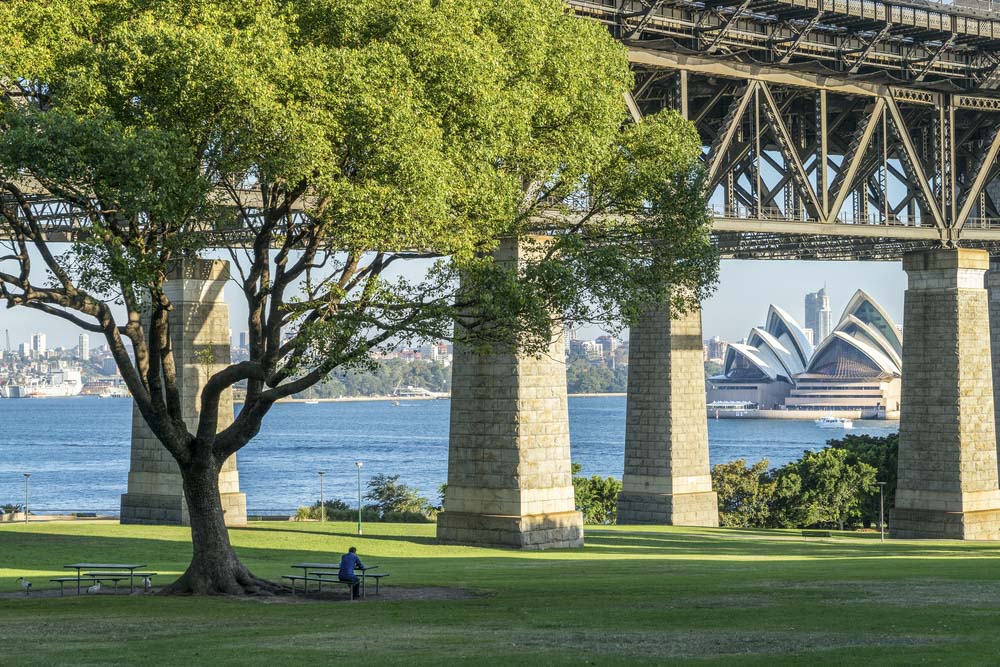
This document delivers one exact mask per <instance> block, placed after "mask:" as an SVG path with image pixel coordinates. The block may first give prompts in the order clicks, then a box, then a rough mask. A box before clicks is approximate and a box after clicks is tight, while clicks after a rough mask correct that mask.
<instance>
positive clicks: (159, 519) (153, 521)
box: [121, 493, 191, 526]
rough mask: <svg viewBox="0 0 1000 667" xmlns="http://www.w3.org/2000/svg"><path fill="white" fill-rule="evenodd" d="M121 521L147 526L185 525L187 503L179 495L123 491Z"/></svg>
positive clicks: (186, 522) (186, 523)
mask: <svg viewBox="0 0 1000 667" xmlns="http://www.w3.org/2000/svg"><path fill="white" fill-rule="evenodd" d="M121 523H123V524H141V525H149V526H154V525H156V526H187V525H190V523H191V521H190V519H189V518H188V513H187V503H185V502H184V498H182V497H181V496H158V495H152V494H147V493H123V494H122V510H121Z"/></svg>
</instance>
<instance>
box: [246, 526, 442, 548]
mask: <svg viewBox="0 0 1000 667" xmlns="http://www.w3.org/2000/svg"><path fill="white" fill-rule="evenodd" d="M396 525H398V524H396ZM419 525H426V524H419ZM230 530H231V531H239V532H244V531H250V532H264V533H300V534H302V535H310V536H312V537H337V538H343V539H346V540H352V539H353V540H362V539H364V540H385V541H389V542H409V543H411V544H422V545H428V544H429V545H435V544H437V543H438V541H437V538H434V537H421V536H418V535H378V534H369V533H366V534H364V535H358V534H357V533H351V532H340V531H326V530H302V529H300V528H269V527H265V526H245V527H240V528H231V529H230Z"/></svg>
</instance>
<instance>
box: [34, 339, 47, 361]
mask: <svg viewBox="0 0 1000 667" xmlns="http://www.w3.org/2000/svg"><path fill="white" fill-rule="evenodd" d="M47 349H48V348H47V343H46V336H45V334H43V333H36V334H33V335H32V336H31V351H32V352H34V353H35V355H36V356H38V357H44V356H45V352H46V351H47Z"/></svg>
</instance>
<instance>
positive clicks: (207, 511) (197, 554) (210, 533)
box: [163, 457, 285, 595]
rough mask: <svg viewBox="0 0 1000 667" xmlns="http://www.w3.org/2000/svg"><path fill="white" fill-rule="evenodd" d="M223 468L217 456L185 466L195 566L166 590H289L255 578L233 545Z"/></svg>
mask: <svg viewBox="0 0 1000 667" xmlns="http://www.w3.org/2000/svg"><path fill="white" fill-rule="evenodd" d="M219 467H220V466H219V465H218V464H217V463H216V462H215V460H214V457H210V460H207V461H203V460H199V461H196V462H194V463H191V464H189V465H186V466H181V477H182V479H183V481H184V498H185V499H186V500H187V506H188V514H189V515H190V518H191V543H192V546H193V547H194V554H193V555H192V557H191V564H190V565H188V568H187V571H185V572H184V574H183V575H181V577H180V579H178V580H177V581H175V582H174V583H172V584H171V585H169V586H167V587H166V588H164V589H163V593H166V594H173V595H269V594H274V593H280V592H284V591H285V587H283V586H280V585H278V584H274V583H272V582H269V581H266V580H264V579H259V578H257V577H255V576H254V575H253V574H251V573H250V571H249V570H248V569H247V568H246V566H244V565H243V563H242V562H240V559H239V558H238V557H237V556H236V551H235V550H233V547H232V545H231V544H230V542H229V529H228V528H227V527H226V522H225V519H224V517H223V512H222V500H221V498H220V496H219Z"/></svg>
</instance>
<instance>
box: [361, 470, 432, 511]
mask: <svg viewBox="0 0 1000 667" xmlns="http://www.w3.org/2000/svg"><path fill="white" fill-rule="evenodd" d="M365 500H371V501H374V502H372V503H371V504H369V505H366V506H365V507H367V508H370V509H373V510H375V511H376V512H378V513H379V514H380V515H382V516H386V515H389V514H398V513H410V514H421V515H423V514H425V512H426V511H427V509H428V506H429V505H430V501H428V500H427V499H426V498H424V497H423V496H421V495H420V494H419V493H418V492H417V490H416V489H413V488H410V487H409V486H407V485H406V484H401V483H400V482H399V475H385V474H382V473H379V474H378V475H375V476H374V477H372V478H371V479H370V480H368V493H366V494H365Z"/></svg>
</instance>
